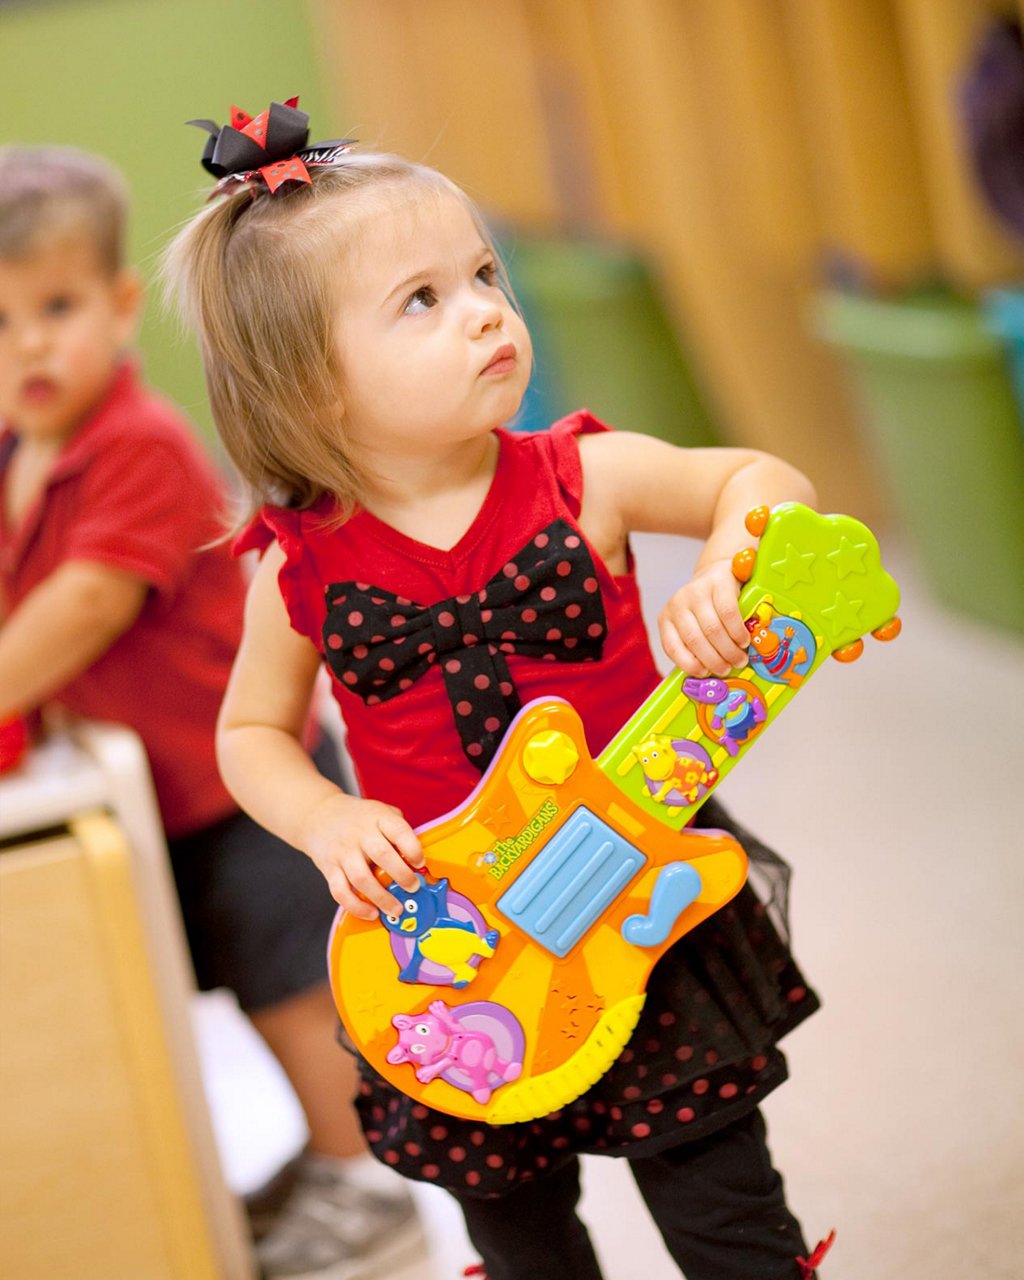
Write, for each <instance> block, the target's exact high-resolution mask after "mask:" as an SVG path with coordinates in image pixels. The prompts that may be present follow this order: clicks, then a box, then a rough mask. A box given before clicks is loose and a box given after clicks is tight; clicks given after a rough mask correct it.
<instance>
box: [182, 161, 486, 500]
mask: <svg viewBox="0 0 1024 1280" xmlns="http://www.w3.org/2000/svg"><path fill="white" fill-rule="evenodd" d="M311 176H312V182H311V183H310V185H308V186H306V185H303V186H301V187H298V188H295V189H293V190H291V191H288V192H283V193H279V194H274V195H270V194H268V193H266V192H264V191H262V190H259V189H257V188H256V187H254V186H252V185H249V186H246V187H244V188H243V189H241V190H239V191H238V192H236V193H234V194H231V195H229V196H224V197H219V198H217V200H216V201H215V202H213V203H211V204H210V205H209V206H208V207H207V208H206V209H204V210H203V211H202V212H200V213H199V214H198V215H196V217H195V218H193V219H192V221H191V222H190V223H188V224H187V225H186V226H185V228H184V229H183V230H182V231H181V232H179V234H178V235H177V236H176V237H175V239H174V240H173V241H172V243H171V244H170V246H169V247H168V249H167V251H166V253H165V255H164V261H163V272H162V274H163V278H164V283H165V285H166V287H167V289H168V293H169V296H170V297H171V299H172V301H174V302H175V303H176V304H177V307H178V310H179V312H180V314H181V315H182V316H183V318H184V319H185V321H186V323H187V324H188V325H189V326H190V327H191V328H192V329H193V330H194V331H195V333H196V335H197V337H198V339H199V346H200V351H201V353H202V358H203V366H204V369H205V372H206V385H207V390H208V392H209V397H210V407H211V409H212V411H213V417H214V421H215V423H216V425H217V430H218V432H219V434H220V437H221V440H222V441H223V444H224V447H225V449H226V451H227V453H228V456H229V457H230V459H231V461H232V462H233V463H234V465H235V467H236V468H237V470H238V471H239V473H240V474H241V477H242V479H243V481H244V482H245V484H246V486H247V489H248V498H249V509H248V512H243V513H242V517H241V518H242V519H243V520H244V519H245V517H246V515H251V514H252V512H253V511H254V510H255V509H257V508H258V507H259V506H260V505H261V504H262V503H264V502H271V503H275V504H277V505H284V506H290V507H292V508H295V509H299V510H302V509H304V508H307V507H310V506H312V505H313V504H314V503H315V502H317V501H318V500H319V499H320V498H322V497H323V496H324V495H325V494H330V495H332V496H333V497H334V499H335V500H336V503H337V518H338V519H339V520H344V519H347V518H348V516H349V515H351V513H352V511H353V510H354V509H355V507H356V506H357V504H358V495H359V490H360V487H361V477H360V475H359V473H358V470H357V468H356V466H355V465H354V463H353V461H352V459H351V458H350V457H349V456H348V454H347V453H346V450H345V440H344V423H343V417H342V413H341V402H340V398H339V397H340V395H343V386H344V384H343V378H342V369H341V367H340V363H339V358H338V354H337V351H336V349H335V344H334V341H333V332H332V331H333V322H332V317H333V313H334V311H335V309H336V307H337V305H338V298H337V281H338V261H339V256H340V253H341V252H343V251H344V249H345V247H346V241H345V235H344V232H345V224H344V221H343V220H342V221H341V223H339V217H338V214H339V210H340V211H342V213H344V211H345V209H346V202H347V208H348V210H349V211H351V213H352V216H353V228H354V227H355V222H356V218H357V217H361V216H362V215H363V214H365V213H366V212H367V210H368V209H371V210H372V209H373V208H374V203H371V202H380V201H382V200H384V199H388V198H390V199H391V200H397V199H402V198H404V199H409V198H410V197H411V196H413V195H415V196H418V197H421V196H422V195H423V194H424V193H427V194H429V193H433V194H435V195H454V196H456V197H457V198H458V199H459V200H461V201H462V202H463V203H464V204H465V206H466V208H467V209H468V211H469V212H470V214H471V216H472V217H473V219H474V221H475V223H476V225H477V226H478V228H479V229H480V233H481V235H482V236H483V237H484V240H485V243H487V244H488V245H490V246H491V247H493V243H492V241H491V238H490V235H489V234H488V232H487V230H486V228H485V227H484V225H483V222H482V219H481V217H480V214H479V212H478V211H477V209H476V207H475V206H474V205H473V203H472V201H471V200H470V199H469V197H468V196H466V195H465V194H464V192H462V191H461V190H460V189H459V188H458V187H457V186H455V184H454V183H452V182H450V181H449V180H448V179H447V178H445V177H444V176H443V175H442V174H440V173H438V172H437V170H435V169H430V168H427V167H426V166H424V165H419V164H415V163H413V162H412V161H409V160H405V159H402V158H401V157H399V156H394V155H388V154H386V153H383V152H377V153H366V154H350V155H346V156H345V157H344V159H343V160H342V161H341V162H340V163H339V164H337V165H336V166H334V167H332V168H330V169H323V170H317V171H313V172H312V175H311ZM354 238H355V230H353V235H352V236H351V237H350V240H352V239H354ZM496 260H497V258H496ZM339 389H340V390H339Z"/></svg>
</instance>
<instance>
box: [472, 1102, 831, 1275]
mask: <svg viewBox="0 0 1024 1280" xmlns="http://www.w3.org/2000/svg"><path fill="white" fill-rule="evenodd" d="M629 1166H630V1169H631V1170H632V1173H633V1177H634V1178H635V1179H636V1184H637V1186H638V1187H639V1189H640V1194H641V1195H642V1196H643V1198H644V1200H645V1201H646V1203H647V1207H648V1209H649V1210H650V1212H651V1217H652V1218H653V1219H654V1221H655V1223H656V1225H657V1227H658V1230H659V1231H660V1232H661V1235H662V1238H663V1239H664V1241H665V1245H666V1247H667V1249H668V1251H669V1253H670V1254H671V1255H672V1257H673V1258H674V1259H675V1261H676V1262H677V1263H678V1264H679V1269H680V1271H681V1272H682V1274H683V1275H684V1276H685V1277H686V1280H795V1277H797V1276H798V1275H799V1270H798V1267H797V1264H796V1258H797V1256H798V1255H799V1256H801V1257H807V1253H808V1250H807V1246H806V1244H805V1243H804V1238H803V1233H802V1232H801V1230H800V1224H799V1223H798V1222H797V1220H796V1218H794V1217H793V1215H792V1214H791V1213H790V1211H789V1209H788V1208H787V1207H786V1200H785V1193H784V1191H783V1186H782V1179H781V1178H780V1177H779V1175H778V1173H776V1171H775V1170H774V1169H773V1168H772V1163H771V1157H770V1155H769V1152H768V1146H767V1143H766V1140H765V1126H764V1120H763V1119H762V1117H761V1113H760V1112H759V1111H753V1112H751V1114H749V1115H747V1116H744V1117H743V1118H742V1119H740V1120H738V1121H736V1122H735V1123H734V1124H731V1125H729V1126H728V1127H727V1128H725V1129H722V1130H720V1131H719V1132H718V1133H715V1134H712V1136H711V1137H709V1138H705V1139H703V1140H701V1141H698V1142H684V1143H681V1144H680V1145H679V1146H676V1147H672V1148H671V1149H670V1150H668V1151H665V1152H663V1153H662V1154H661V1155H657V1156H649V1157H647V1158H646V1159H639V1160H630V1161H629ZM579 1195H580V1183H579V1162H578V1161H577V1160H573V1161H571V1162H569V1163H568V1164H567V1165H565V1166H564V1167H563V1168H561V1169H559V1170H558V1171H557V1172H556V1173H554V1174H552V1175H551V1176H550V1177H545V1178H541V1179H539V1180H538V1181H536V1182H529V1183H527V1184H526V1185H525V1186H523V1187H520V1188H517V1189H516V1190H515V1191H512V1192H510V1193H509V1194H508V1195H507V1196H501V1197H499V1198H496V1199H492V1200H479V1199H476V1200H475V1199H472V1198H470V1197H468V1196H466V1197H459V1205H460V1207H461V1209H462V1212H463V1215H464V1217H465V1219H466V1227H467V1229H468V1231H469V1237H470V1239H471V1240H472V1242H473V1244H474V1246H475V1247H476V1248H477V1249H478V1250H479V1252H480V1256H481V1258H482V1260H483V1263H484V1266H485V1268H486V1271H487V1277H488V1280H601V1269H600V1267H599V1266H598V1264H597V1258H596V1256H595V1254H594V1249H593V1246H592V1245H591V1243H590V1237H589V1236H588V1234H587V1229H586V1227H585V1226H584V1225H583V1223H582V1222H581V1221H580V1219H579V1217H578V1216H577V1214H576V1204H577V1202H578V1200H579Z"/></svg>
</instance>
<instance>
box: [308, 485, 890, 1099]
mask: <svg viewBox="0 0 1024 1280" xmlns="http://www.w3.org/2000/svg"><path fill="white" fill-rule="evenodd" d="M747 528H748V530H749V531H750V532H751V534H753V535H754V536H760V543H759V545H758V549H757V552H756V554H755V552H754V551H752V550H746V551H742V552H740V553H739V554H738V555H737V556H736V557H735V559H734V561H733V573H734V574H735V576H736V577H737V579H738V580H739V581H740V582H743V583H745V584H746V585H745V586H744V587H743V589H742V591H741V593H740V599H739V603H740V609H741V612H742V614H743V617H744V620H745V622H746V626H747V629H748V630H749V632H750V636H751V641H750V649H749V657H750V662H749V666H746V667H742V668H737V669H736V670H735V671H733V673H732V674H731V675H729V676H727V677H725V678H724V679H719V678H717V677H710V678H706V679H693V678H690V677H686V676H684V675H683V673H682V672H681V671H678V670H677V671H675V672H673V674H672V675H670V676H668V677H667V678H666V679H665V680H664V681H662V683H661V684H660V685H659V686H658V688H657V689H656V690H655V691H654V692H653V693H652V694H651V695H650V697H649V698H648V699H647V700H646V701H645V702H644V703H643V704H642V706H640V707H639V709H638V710H637V711H636V712H635V714H634V715H633V716H632V717H631V718H630V719H629V720H628V721H627V722H626V724H624V725H623V727H622V728H621V729H620V731H619V732H618V733H617V734H616V736H615V737H614V738H613V739H612V741H611V742H610V743H609V744H608V746H607V747H606V748H605V749H604V751H603V752H602V753H601V754H600V756H599V757H598V758H597V760H593V759H592V758H591V756H590V754H589V752H588V750H587V746H586V740H585V737H584V732H583V724H582V721H581V720H580V718H579V716H578V715H577V713H576V712H575V711H574V710H573V708H572V707H571V706H570V705H569V704H568V703H567V702H565V701H563V700H561V699H558V698H545V699H539V700H537V701H535V702H531V703H529V704H528V705H527V706H525V707H523V709H522V710H521V711H520V712H519V714H518V716H517V717H516V718H515V720H514V721H513V722H512V724H511V726H510V727H509V730H508V733H507V734H506V735H505V738H504V741H503V742H502V744H501V747H500V748H499V750H498V753H497V754H496V756H495V758H494V760H493V761H492V763H491V765H490V767H489V768H488V770H487V772H486V773H485V774H484V776H483V778H482V779H481V780H480V783H479V784H478V785H477V787H476V789H475V790H474V791H473V793H472V794H471V795H470V796H469V798H468V799H467V800H466V801H465V802H464V804H463V805H462V806H461V807H460V808H459V809H456V810H453V811H452V812H451V813H449V814H447V815H446V816H445V817H443V818H440V819H438V820H437V821H436V822H432V823H429V824H427V825H426V826H425V827H421V828H420V829H419V833H418V834H419V837H420V841H421V843H422V845H423V850H424V853H425V855H426V859H427V865H428V867H429V875H423V874H421V875H420V888H419V889H418V890H416V891H415V892H413V893H409V892H408V891H407V890H404V889H402V888H400V887H399V886H398V885H395V884H391V885H390V886H389V887H390V889H391V891H392V892H393V893H394V894H395V895H396V896H397V897H398V899H399V900H400V901H402V902H403V910H402V912H401V914H400V915H399V916H391V917H386V918H385V917H384V916H383V914H382V915H381V917H380V921H379V923H378V922H373V921H365V920H359V919H357V918H355V917H353V916H350V915H347V914H346V913H345V912H344V911H339V913H338V916H337V918H336V920H335V925H334V929H333V931H332V934H331V941H330V949H329V964H330V975H331V983H332V987H333V991H334V997H335V1001H336V1003H337V1006H338V1011H339V1013H340V1015H341V1018H342V1020H343V1022H344V1024H345V1026H346V1028H347V1030H348V1032H349V1034H350V1035H351V1037H352V1039H353V1040H354V1041H355V1043H356V1045H357V1046H358V1047H359V1049H360V1051H361V1052H362V1053H363V1054H364V1056H365V1057H366V1058H367V1059H368V1060H369V1062H370V1063H372V1065H373V1066H374V1068H375V1069H376V1070H377V1071H379V1072H380V1074H381V1075H383V1076H384V1077H386V1078H387V1079H388V1080H389V1081H390V1082H391V1083H392V1084H393V1085H395V1087H396V1088H398V1089H400V1090H402V1091H403V1092H404V1093H407V1094H409V1095H410V1096H411V1097H413V1098H416V1099H417V1100H419V1101H422V1102H423V1103H425V1104H426V1105H428V1106H430V1107H433V1108H436V1109H437V1110H440V1111H446V1112H449V1113H450V1114H452V1115H458V1116H465V1117H469V1118H472V1119H478V1120H484V1121H487V1122H488V1123H491V1124H507V1123H511V1122H513V1121H517V1120H529V1119H532V1118H534V1117H536V1116H540V1115H546V1114H547V1113H548V1112H550V1111H553V1110H556V1109H557V1108H558V1107H560V1106H563V1105H565V1104H566V1103H567V1102H570V1101H572V1099H574V1098H577V1097H579V1095H580V1094H581V1093H583V1092H585V1091H586V1090H587V1089H588V1088H589V1087H590V1086H591V1085H592V1084H593V1083H594V1082H595V1081H597V1080H598V1079H599V1078H600V1077H601V1076H602V1075H603V1074H604V1073H605V1071H607V1069H608V1068H609V1067H610V1066H611V1064H612V1063H613V1062H614V1060H615V1059H616V1057H618V1055H619V1053H620V1052H621V1050H622V1048H623V1046H624V1045H625V1043H626V1041H627V1040H628V1039H629V1036H630V1034H631V1032H632V1030H633V1028H634V1026H635V1025H636V1022H637V1019H638V1018H639V1016H640V1010H641V1008H642V1006H643V1003H644V999H645V995H644V990H645V987H646V984H647V978H648V975H649V974H650V972H651V969H652V968H653V967H654V965H655V963H656V962H657V960H658V959H659V957H660V956H661V955H662V954H663V953H664V952H665V951H666V950H667V949H668V948H669V947H671V946H672V945H673V943H675V942H676V941H678V939H679V938H681V937H682V936H683V934H685V933H687V932H688V931H689V930H690V929H692V928H694V926H695V925H697V924H699V923H700V922H701V921H702V920H705V919H706V918H707V917H708V916H709V915H711V914H712V913H713V912H715V911H717V910H718V909H719V907H722V906H724V905H725V903H727V902H728V901H729V900H730V899H731V898H732V897H733V896H734V895H735V894H736V893H737V892H738V891H739V889H740V887H741V886H742V885H743V882H744V880H745V878H746V869H747V859H746V855H745V854H744V852H743V849H742V848H741V847H740V845H739V844H738V843H737V841H736V840H734V839H733V838H732V837H731V836H729V835H727V834H726V833H725V832H721V831H709V830H701V831H695V830H683V831H681V830H680V828H683V827H685V824H686V823H687V822H688V821H689V819H690V818H691V817H692V815H693V814H694V813H695V812H696V810H697V809H698V808H699V807H700V805H701V804H702V803H703V802H704V800H705V799H706V797H707V796H708V795H709V794H710V792H711V791H712V790H713V788H714V787H716V786H717V785H718V783H719V782H720V781H721V780H722V778H723V777H724V776H725V775H726V774H727V773H728V771H729V770H730V769H731V768H732V767H733V766H734V765H735V764H736V763H737V761H738V760H739V759H741V758H742V756H743V755H744V753H745V752H746V751H747V750H749V748H750V746H751V745H752V744H753V743H754V742H756V741H757V740H758V739H759V738H760V737H761V735H762V734H763V733H764V731H765V729H766V727H767V726H768V725H769V724H770V723H771V722H772V721H773V720H774V719H775V717H776V716H777V715H778V714H779V712H780V711H781V710H782V709H783V707H785V705H786V703H787V702H788V701H789V700H790V698H792V697H793V695H794V694H795V693H796V692H797V691H798V690H800V689H801V688H802V687H803V686H804V684H805V683H806V682H807V680H808V679H809V678H810V677H811V675H813V673H814V672H815V671H816V670H817V668H818V667H819V666H820V665H821V663H822V662H824V660H825V658H826V657H827V656H828V655H829V653H831V654H832V656H833V657H835V658H838V659H839V660H840V661H844V662H850V661H852V660H853V659H854V658H856V657H859V656H860V653H861V651H862V650H863V642H862V640H861V636H863V635H864V634H866V633H867V632H871V633H872V634H873V635H874V636H876V637H877V638H878V639H881V640H889V639H892V638H893V637H895V636H896V635H897V634H898V633H899V630H900V622H899V619H898V618H897V617H896V616H895V615H896V608H897V606H898V603H899V591H898V589H897V587H896V584H895V582H894V581H893V580H892V578H890V577H889V575H888V574H887V573H886V572H885V571H884V570H883V568H882V566H881V560H880V556H879V551H878V544H877V542H876V541H875V539H874V537H873V535H872V534H871V532H870V531H869V530H868V529H867V528H866V527H865V526H864V525H862V524H860V523H859V522H858V521H856V520H853V519H851V518H849V517H847V516H837V515H831V516H821V515H818V514H816V513H815V512H813V511H811V510H810V509H809V508H807V507H803V506H800V505H799V504H797V503H787V504H783V505H782V506H779V507H776V508H775V509H774V510H773V511H771V512H770V513H769V511H768V509H767V508H766V507H759V508H756V509H755V510H754V511H752V512H750V513H749V515H748V516H747Z"/></svg>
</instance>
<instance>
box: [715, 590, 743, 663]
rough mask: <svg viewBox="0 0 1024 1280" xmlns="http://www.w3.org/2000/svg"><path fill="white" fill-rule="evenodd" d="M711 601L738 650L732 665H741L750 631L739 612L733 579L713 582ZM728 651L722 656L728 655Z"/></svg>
mask: <svg viewBox="0 0 1024 1280" xmlns="http://www.w3.org/2000/svg"><path fill="white" fill-rule="evenodd" d="M711 599H712V603H713V604H714V607H715V609H716V610H717V612H718V616H719V618H720V619H721V621H722V624H723V626H724V627H725V629H726V631H727V632H728V635H729V638H730V640H731V641H732V642H733V645H735V647H736V649H737V650H738V651H739V655H740V656H739V657H737V658H734V660H733V666H734V667H738V666H743V665H745V663H746V661H747V649H748V647H749V645H750V632H749V631H748V630H747V628H746V624H745V623H744V621H743V614H742V613H740V606H739V600H738V599H737V596H736V585H735V580H734V579H730V581H728V582H725V581H722V582H719V583H716V584H715V587H714V588H713V590H712V592H711ZM731 652H732V650H730V651H729V653H731ZM729 653H726V654H725V655H724V656H726V657H728V656H729Z"/></svg>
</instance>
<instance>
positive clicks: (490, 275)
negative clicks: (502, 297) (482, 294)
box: [476, 262, 498, 288]
mask: <svg viewBox="0 0 1024 1280" xmlns="http://www.w3.org/2000/svg"><path fill="white" fill-rule="evenodd" d="M476 278H477V279H478V280H479V281H480V283H481V284H485V285H487V287H488V288H491V287H493V286H494V285H496V284H497V283H498V268H497V267H496V266H495V264H494V263H493V262H485V263H484V265H483V266H482V267H481V268H480V269H479V270H478V271H477V273H476Z"/></svg>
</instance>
